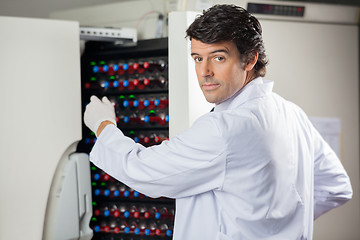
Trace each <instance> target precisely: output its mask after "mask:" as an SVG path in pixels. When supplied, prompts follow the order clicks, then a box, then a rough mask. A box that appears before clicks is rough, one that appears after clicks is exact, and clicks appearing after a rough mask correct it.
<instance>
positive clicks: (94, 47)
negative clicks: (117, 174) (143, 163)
mask: <svg viewBox="0 0 360 240" xmlns="http://www.w3.org/2000/svg"><path fill="white" fill-rule="evenodd" d="M81 64H82V102H83V110H84V109H85V106H86V104H88V102H89V100H90V97H91V95H96V96H98V97H99V98H101V97H102V96H107V97H108V98H109V99H110V101H111V102H112V103H113V104H114V106H115V109H116V115H117V118H116V121H117V125H118V127H119V128H120V129H121V130H122V131H123V132H124V134H125V135H126V136H128V137H130V138H132V139H133V140H134V142H137V143H140V144H142V145H144V146H146V147H148V146H152V145H155V144H160V143H161V142H162V141H164V140H167V139H168V136H169V116H168V112H169V111H168V104H169V99H168V50H167V39H156V40H144V41H139V42H138V44H137V46H135V47H117V46H116V45H112V44H110V43H99V42H97V43H96V42H88V43H87V45H86V48H85V52H84V54H83V56H82V63H81ZM95 142H96V137H95V134H94V133H92V132H91V131H90V130H88V129H87V128H86V127H85V126H83V139H82V141H81V142H80V144H79V147H78V151H81V152H90V150H91V148H92V146H93V145H94V143H95ZM119 147H120V146H119ZM91 181H92V199H93V217H92V220H91V223H90V227H91V228H92V229H93V231H94V238H93V239H104V240H105V239H106V240H107V239H109V240H110V239H112V240H117V239H119V240H120V239H123V240H125V239H129V240H130V239H131V240H159V239H172V234H173V226H174V215H175V205H174V200H172V199H167V198H158V199H152V198H150V197H148V196H145V195H143V194H141V193H139V192H137V191H135V190H134V189H131V188H129V187H128V186H126V185H125V184H123V183H121V182H119V181H117V180H115V179H114V178H112V177H111V176H109V175H108V174H107V173H105V172H103V171H102V170H101V169H99V168H97V167H96V166H94V165H91Z"/></svg>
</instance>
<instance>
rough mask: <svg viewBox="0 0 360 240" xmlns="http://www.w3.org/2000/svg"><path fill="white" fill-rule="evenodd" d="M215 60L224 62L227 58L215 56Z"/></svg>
mask: <svg viewBox="0 0 360 240" xmlns="http://www.w3.org/2000/svg"><path fill="white" fill-rule="evenodd" d="M215 60H216V61H218V62H222V61H224V60H225V58H224V57H215Z"/></svg>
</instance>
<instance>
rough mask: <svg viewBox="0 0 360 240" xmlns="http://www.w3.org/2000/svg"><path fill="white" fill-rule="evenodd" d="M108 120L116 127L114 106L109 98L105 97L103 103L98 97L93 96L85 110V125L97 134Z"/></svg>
mask: <svg viewBox="0 0 360 240" xmlns="http://www.w3.org/2000/svg"><path fill="white" fill-rule="evenodd" d="M106 120H108V121H111V122H113V123H114V124H115V126H116V120H115V109H114V105H113V104H112V103H111V102H110V101H109V99H108V98H107V97H103V98H102V101H101V100H100V99H99V98H97V97H96V96H91V98H90V103H89V104H88V105H87V106H86V108H85V113H84V122H85V125H86V126H87V127H88V128H90V130H91V131H93V132H94V133H95V134H96V131H97V129H98V128H99V126H100V124H101V123H102V122H103V121H106Z"/></svg>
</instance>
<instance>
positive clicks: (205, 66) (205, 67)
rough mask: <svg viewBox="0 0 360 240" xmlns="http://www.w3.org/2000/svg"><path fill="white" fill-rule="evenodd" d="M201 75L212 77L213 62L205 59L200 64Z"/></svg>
mask: <svg viewBox="0 0 360 240" xmlns="http://www.w3.org/2000/svg"><path fill="white" fill-rule="evenodd" d="M200 74H201V77H212V76H214V72H213V70H212V67H211V64H210V63H209V62H208V61H203V62H202V63H201V66H200Z"/></svg>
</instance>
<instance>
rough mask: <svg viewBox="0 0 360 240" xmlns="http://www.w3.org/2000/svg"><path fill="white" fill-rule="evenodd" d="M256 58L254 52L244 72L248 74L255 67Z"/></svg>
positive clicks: (256, 55)
mask: <svg viewBox="0 0 360 240" xmlns="http://www.w3.org/2000/svg"><path fill="white" fill-rule="evenodd" d="M258 57H259V54H258V53H257V52H256V53H255V54H254V56H253V57H252V58H251V59H250V60H249V62H248V63H247V64H246V65H245V70H246V71H248V72H249V71H251V70H252V69H253V68H254V66H255V64H256V62H257V60H258Z"/></svg>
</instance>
